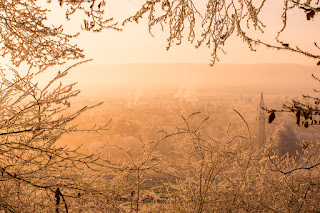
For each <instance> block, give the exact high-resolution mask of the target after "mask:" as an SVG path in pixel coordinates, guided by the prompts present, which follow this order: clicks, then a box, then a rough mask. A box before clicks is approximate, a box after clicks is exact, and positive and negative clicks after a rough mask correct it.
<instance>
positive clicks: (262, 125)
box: [259, 93, 266, 145]
mask: <svg viewBox="0 0 320 213" xmlns="http://www.w3.org/2000/svg"><path fill="white" fill-rule="evenodd" d="M265 121H266V115H265V111H264V100H263V93H261V98H260V107H259V144H260V145H264V143H265V137H266V136H265V129H266V126H265V125H266V122H265Z"/></svg>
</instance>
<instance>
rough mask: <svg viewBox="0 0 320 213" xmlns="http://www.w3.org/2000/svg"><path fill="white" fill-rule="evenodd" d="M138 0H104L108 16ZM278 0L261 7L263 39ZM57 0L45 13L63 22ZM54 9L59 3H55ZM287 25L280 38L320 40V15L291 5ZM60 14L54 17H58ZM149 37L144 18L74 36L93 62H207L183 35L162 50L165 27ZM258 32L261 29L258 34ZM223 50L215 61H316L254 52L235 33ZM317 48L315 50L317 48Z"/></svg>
mask: <svg viewBox="0 0 320 213" xmlns="http://www.w3.org/2000/svg"><path fill="white" fill-rule="evenodd" d="M139 2H141V1H138V0H123V1H119V0H109V1H107V11H106V14H107V15H108V17H111V16H112V17H115V18H116V19H117V20H123V19H124V18H126V17H128V16H129V15H132V14H134V12H135V11H136V10H137V9H138V7H139ZM195 2H196V3H197V5H198V6H199V8H200V11H201V9H202V7H203V6H205V5H204V4H203V3H202V2H205V1H201V0H195ZM281 3H283V1H279V0H267V3H266V5H265V10H264V12H263V13H262V14H261V19H262V20H263V21H264V23H265V24H266V25H267V29H266V32H265V33H264V34H263V35H262V36H263V37H264V38H266V39H272V38H274V36H275V32H276V30H278V29H280V27H281V20H280V16H281V8H282V4H281ZM57 8H58V4H56V5H54V7H53V8H52V9H53V11H54V13H53V14H52V16H51V17H49V18H54V20H55V21H56V22H58V21H59V22H60V23H64V22H65V21H64V20H63V19H62V18H61V16H62V14H59V13H58V12H57V10H56V9H57ZM58 10H59V9H58ZM288 15H289V22H288V29H287V31H286V32H285V33H284V34H283V37H282V38H286V39H287V40H288V41H289V42H290V43H291V42H292V43H293V44H298V45H299V46H301V47H308V48H311V49H312V50H314V52H316V51H317V50H316V49H315V48H313V42H314V41H318V42H319V40H320V37H319V35H320V27H319V26H320V25H319V24H320V15H316V17H315V18H314V19H313V20H312V21H307V20H306V18H305V14H304V12H303V11H302V10H294V11H292V12H290V13H289V14H288ZM58 17H59V19H58ZM80 23H82V22H81V18H80V17H75V18H74V19H73V21H72V22H69V23H67V24H66V25H65V29H66V31H67V32H76V31H78V30H79V25H78V24H80ZM154 35H155V37H154V38H153V37H152V36H151V35H150V34H149V33H148V29H147V23H146V21H142V22H141V23H139V24H136V23H132V24H129V25H127V26H125V28H124V29H123V31H122V32H117V31H113V30H105V31H103V32H100V33H87V32H82V34H81V36H79V38H77V39H76V40H75V42H76V43H78V44H79V45H80V47H82V48H83V49H85V53H86V55H87V57H88V58H93V59H94V63H97V64H123V63H124V64H127V63H209V60H210V50H209V49H208V48H207V47H202V48H199V49H195V48H194V45H193V44H189V43H188V42H187V41H186V40H185V41H184V43H183V44H182V45H180V46H174V47H173V48H172V49H171V50H170V51H169V52H167V51H166V49H165V47H166V37H167V35H168V32H167V31H164V32H162V31H161V30H159V29H157V28H156V29H155V30H154ZM259 36H260V35H259ZM225 50H226V51H227V54H226V55H224V54H222V53H221V54H220V59H221V60H220V63H233V64H238V63H241V64H253V63H296V64H305V65H312V64H315V63H316V62H317V61H316V62H315V61H314V60H310V59H307V58H306V57H304V56H300V55H298V54H296V53H288V52H282V51H280V52H279V51H274V50H267V49H266V48H264V47H259V48H258V51H257V52H251V51H250V50H249V49H248V48H247V47H246V46H245V44H244V43H242V42H241V40H240V39H239V38H237V37H234V38H232V39H231V40H229V41H228V42H227V43H226V47H225ZM318 52H319V51H318Z"/></svg>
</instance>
